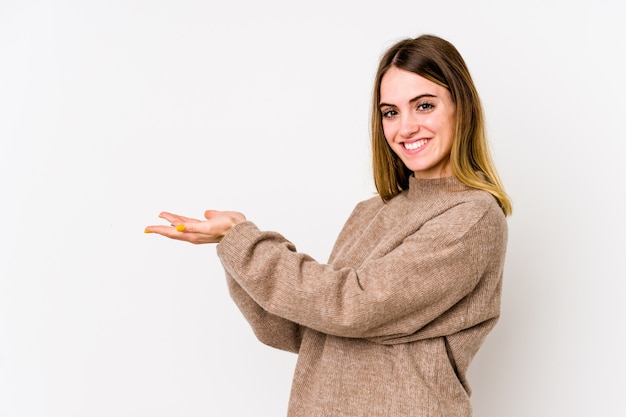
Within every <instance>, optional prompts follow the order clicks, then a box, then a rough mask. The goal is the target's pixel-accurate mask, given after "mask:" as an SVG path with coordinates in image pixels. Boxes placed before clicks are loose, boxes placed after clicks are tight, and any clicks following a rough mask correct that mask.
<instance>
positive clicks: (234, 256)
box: [217, 221, 260, 266]
mask: <svg viewBox="0 0 626 417" xmlns="http://www.w3.org/2000/svg"><path fill="white" fill-rule="evenodd" d="M259 232H260V230H259V228H258V227H257V226H256V225H255V224H254V223H252V222H251V221H245V222H241V223H238V224H236V225H235V226H234V227H233V228H232V229H230V230H229V231H228V233H226V235H224V237H223V238H222V240H221V241H220V242H219V243H218V244H217V256H218V257H219V258H220V260H221V262H222V264H223V265H224V266H226V264H232V263H240V261H241V257H242V255H243V256H245V255H244V254H245V253H246V252H247V251H246V250H245V248H246V247H248V246H249V244H250V242H251V241H254V240H255V236H258V234H259Z"/></svg>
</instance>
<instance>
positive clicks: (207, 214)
mask: <svg viewBox="0 0 626 417" xmlns="http://www.w3.org/2000/svg"><path fill="white" fill-rule="evenodd" d="M220 214H222V212H221V211H219V210H205V211H204V218H205V219H207V220H210V219H212V218H213V217H217V216H219V215H220Z"/></svg>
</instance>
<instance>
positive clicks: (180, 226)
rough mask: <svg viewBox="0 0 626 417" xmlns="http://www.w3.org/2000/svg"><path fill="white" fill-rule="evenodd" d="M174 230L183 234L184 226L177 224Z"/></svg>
mask: <svg viewBox="0 0 626 417" xmlns="http://www.w3.org/2000/svg"><path fill="white" fill-rule="evenodd" d="M176 230H178V231H179V232H184V231H185V225H184V224H179V225H178V226H176Z"/></svg>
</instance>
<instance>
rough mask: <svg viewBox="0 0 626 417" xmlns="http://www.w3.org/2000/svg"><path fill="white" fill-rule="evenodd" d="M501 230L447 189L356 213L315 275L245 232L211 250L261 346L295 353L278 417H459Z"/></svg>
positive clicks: (491, 297)
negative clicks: (284, 410) (283, 414)
mask: <svg viewBox="0 0 626 417" xmlns="http://www.w3.org/2000/svg"><path fill="white" fill-rule="evenodd" d="M506 239H507V226H506V221H505V218H504V215H503V213H502V210H501V209H500V208H499V206H498V204H497V203H496V201H495V199H494V198H493V197H492V196H491V195H490V194H488V193H486V192H484V191H479V190H474V189H470V188H467V187H466V186H464V185H462V184H461V183H460V182H458V181H457V180H456V179H454V178H442V179H434V180H419V179H416V178H413V177H412V178H411V180H410V187H409V190H408V191H405V192H403V193H402V194H400V195H398V196H396V197H394V198H393V199H392V200H390V201H389V202H387V203H386V204H385V203H383V202H382V201H381V199H380V198H379V197H374V198H371V199H369V200H366V201H363V202H361V203H359V204H358V205H357V206H356V208H355V209H354V211H353V213H352V214H351V216H350V217H349V219H348V221H347V222H346V224H345V226H344V228H343V230H342V231H341V233H340V234H339V237H338V239H337V242H336V243H335V246H334V248H333V251H332V253H331V256H330V258H329V261H328V263H326V264H322V263H319V262H316V261H315V260H313V259H311V257H309V256H307V255H305V254H302V253H298V252H297V251H296V248H295V246H294V245H293V244H292V243H291V242H289V241H287V240H286V239H285V238H284V237H282V236H281V235H280V234H278V233H275V232H266V231H261V230H259V229H258V228H257V227H256V226H255V225H254V224H253V223H252V222H244V223H240V224H239V225H237V226H235V227H234V228H233V229H232V230H231V231H230V232H229V233H228V234H227V235H226V236H225V237H224V238H223V239H222V241H221V242H220V244H219V245H218V246H217V253H218V256H219V258H220V260H221V262H222V264H223V266H224V269H225V271H226V276H227V281H228V286H229V290H230V293H231V296H232V297H233V300H234V301H235V302H236V304H237V305H238V307H239V309H240V310H241V311H242V313H243V314H244V316H245V317H246V319H247V320H248V322H249V323H250V325H251V327H252V329H253V331H254V332H255V334H256V335H257V337H258V338H259V340H260V341H262V342H263V343H266V344H268V345H270V346H274V347H276V348H279V349H284V350H288V351H292V352H297V353H298V354H299V357H298V362H297V366H296V370H295V374H294V379H293V385H292V392H291V399H290V403H289V413H288V415H289V417H335V416H337V417H339V416H342V417H344V416H345V417H348V416H350V417H352V416H354V417H357V416H358V417H383V416H384V417H390V416H394V417H396V416H398V417H399V416H414V417H418V416H419V417H432V416H441V417H443V416H445V417H457V416H458V417H469V416H471V414H472V412H471V406H470V401H469V395H470V392H471V391H470V387H469V384H468V381H467V379H466V372H467V369H468V366H469V364H470V361H471V360H472V358H473V357H474V355H475V353H476V351H477V350H478V348H479V346H480V345H481V344H482V342H483V341H484V339H485V337H486V335H487V333H488V332H489V331H490V330H491V329H492V328H493V326H494V325H495V323H496V321H497V319H498V317H499V314H500V294H501V285H502V270H503V264H504V258H505V250H506Z"/></svg>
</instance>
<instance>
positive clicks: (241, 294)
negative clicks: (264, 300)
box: [226, 272, 302, 353]
mask: <svg viewBox="0 0 626 417" xmlns="http://www.w3.org/2000/svg"><path fill="white" fill-rule="evenodd" d="M226 283H227V284H228V291H229V292H230V295H231V297H232V299H233V301H234V302H235V304H236V305H237V307H238V308H239V310H240V311H241V313H242V314H243V316H244V317H245V319H246V320H247V321H248V323H249V324H250V326H251V327H252V331H254V334H255V335H256V337H257V338H258V339H259V341H261V342H262V343H264V344H266V345H268V346H271V347H274V348H277V349H281V350H286V351H289V352H294V353H298V350H299V349H300V342H301V339H302V335H301V328H300V326H299V325H297V324H296V323H294V322H291V321H289V320H285V319H283V318H281V317H278V316H275V315H273V314H270V313H268V312H267V311H265V310H264V309H263V308H262V307H261V306H259V305H258V304H257V303H256V302H255V301H254V300H253V299H252V298H251V297H250V296H249V295H248V294H247V293H246V292H245V291H244V290H243V288H241V286H240V285H239V284H238V283H237V282H236V281H235V280H234V279H233V278H232V277H231V276H230V275H229V274H228V272H227V273H226Z"/></svg>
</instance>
